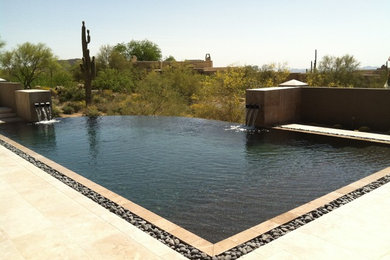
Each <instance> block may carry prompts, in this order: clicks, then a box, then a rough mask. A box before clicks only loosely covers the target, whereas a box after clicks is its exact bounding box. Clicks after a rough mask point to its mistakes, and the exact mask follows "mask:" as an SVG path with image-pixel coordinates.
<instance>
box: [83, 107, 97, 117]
mask: <svg viewBox="0 0 390 260" xmlns="http://www.w3.org/2000/svg"><path fill="white" fill-rule="evenodd" d="M85 115H86V116H89V117H97V116H100V112H99V110H98V109H97V107H96V106H93V105H92V106H88V107H87V108H86V109H85Z"/></svg>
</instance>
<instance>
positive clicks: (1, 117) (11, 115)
mask: <svg viewBox="0 0 390 260" xmlns="http://www.w3.org/2000/svg"><path fill="white" fill-rule="evenodd" d="M9 117H16V113H0V119H3V118H9Z"/></svg>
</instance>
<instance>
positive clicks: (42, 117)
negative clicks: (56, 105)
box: [34, 102, 52, 122]
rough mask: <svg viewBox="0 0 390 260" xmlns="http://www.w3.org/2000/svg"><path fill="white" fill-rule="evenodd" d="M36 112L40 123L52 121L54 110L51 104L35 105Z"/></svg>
mask: <svg viewBox="0 0 390 260" xmlns="http://www.w3.org/2000/svg"><path fill="white" fill-rule="evenodd" d="M34 108H35V112H36V113H37V118H38V122H40V121H49V120H51V119H52V110H51V103H50V102H41V103H38V102H37V103H34Z"/></svg>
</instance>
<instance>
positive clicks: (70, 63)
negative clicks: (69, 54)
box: [58, 58, 81, 66]
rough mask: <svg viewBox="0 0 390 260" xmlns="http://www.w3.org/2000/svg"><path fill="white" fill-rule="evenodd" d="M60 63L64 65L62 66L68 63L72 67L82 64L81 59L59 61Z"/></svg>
mask: <svg viewBox="0 0 390 260" xmlns="http://www.w3.org/2000/svg"><path fill="white" fill-rule="evenodd" d="M58 62H59V63H62V64H64V63H67V64H69V65H70V66H73V65H75V64H78V63H80V62H81V59H78V58H76V59H68V60H58Z"/></svg>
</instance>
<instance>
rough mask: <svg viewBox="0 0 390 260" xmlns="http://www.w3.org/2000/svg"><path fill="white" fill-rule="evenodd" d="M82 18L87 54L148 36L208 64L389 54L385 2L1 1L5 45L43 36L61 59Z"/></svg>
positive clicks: (304, 62) (297, 64)
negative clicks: (207, 56) (207, 59)
mask: <svg viewBox="0 0 390 260" xmlns="http://www.w3.org/2000/svg"><path fill="white" fill-rule="evenodd" d="M82 20H85V22H86V25H87V28H89V29H90V31H91V38H92V41H91V44H90V45H89V46H90V50H91V53H92V54H93V55H95V54H96V53H97V52H98V50H99V48H100V47H101V46H102V45H104V44H110V45H115V44H116V43H119V42H129V41H130V40H132V39H135V40H143V39H148V40H151V41H153V42H155V43H157V44H158V45H159V46H160V48H161V50H162V53H163V56H164V57H165V56H169V55H173V56H174V57H175V58H176V59H177V60H183V59H203V58H204V56H205V54H206V53H210V54H211V58H212V60H213V61H214V65H215V66H227V65H259V66H261V65H263V64H267V63H270V62H276V63H277V62H280V63H283V62H287V64H288V66H289V67H290V68H308V67H309V66H310V60H312V59H313V56H314V49H318V54H319V57H322V56H323V55H334V56H341V55H344V54H351V55H354V56H355V57H356V58H357V59H358V60H359V61H360V62H361V65H362V66H368V65H371V66H380V65H381V64H384V63H385V61H386V60H387V58H388V57H389V56H390V0H370V1H368V0H277V1H270V0H257V1H256V0H253V1H250V0H241V1H237V0H233V1H230V0H214V1H212V0H197V1H186V0H164V1H161V0H160V1H148V0H143V1H141V0H138V1H130V0H129V1H124V0H112V1H107V0H104V1H103V0H94V1H92V0H84V1H82V0H78V1H75V0H66V1H65V0H64V1H56V0H50V1H49V0H33V1H32V0H31V1H30V0H25V1H22V0H0V37H1V39H2V40H3V41H5V42H6V46H5V49H6V50H9V49H12V48H15V47H16V46H17V45H18V44H21V43H24V42H27V41H28V42H33V43H38V42H42V43H45V44H46V45H47V46H49V47H50V48H51V49H52V50H53V52H54V54H55V55H57V56H58V57H59V58H61V59H69V58H77V57H81V56H82V54H81V40H80V37H81V36H80V34H81V31H80V28H81V21H82Z"/></svg>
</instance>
